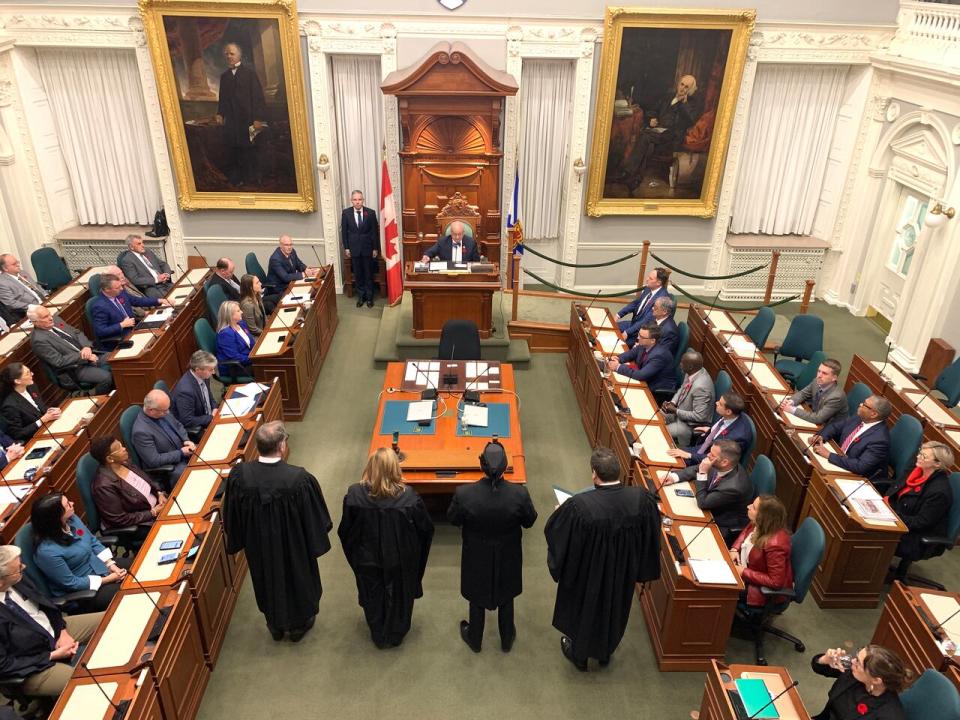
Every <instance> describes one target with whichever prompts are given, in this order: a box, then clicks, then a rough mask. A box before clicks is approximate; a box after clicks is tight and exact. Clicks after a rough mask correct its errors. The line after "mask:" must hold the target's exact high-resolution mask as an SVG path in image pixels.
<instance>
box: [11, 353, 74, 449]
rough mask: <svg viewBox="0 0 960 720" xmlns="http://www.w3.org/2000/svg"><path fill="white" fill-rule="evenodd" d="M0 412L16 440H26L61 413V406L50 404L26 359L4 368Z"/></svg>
mask: <svg viewBox="0 0 960 720" xmlns="http://www.w3.org/2000/svg"><path fill="white" fill-rule="evenodd" d="M0 398H2V399H3V404H2V405H0V413H2V414H3V419H4V420H6V423H7V432H9V433H10V435H12V436H13V438H14V439H15V440H18V441H22V442H26V441H27V440H29V439H30V438H32V437H33V435H34V433H36V432H37V430H39V429H40V428H41V427H43V426H44V425H46V424H47V423H51V422H53V421H54V420H56V419H57V418H58V417H60V408H55V407H54V408H48V407H47V404H46V403H45V402H44V401H43V398H42V397H41V396H40V389H39V388H38V387H37V386H36V385H34V384H33V372H32V371H31V370H30V368H29V367H27V366H26V365H24V364H23V363H18V362H13V363H10V364H9V365H7V366H6V367H5V368H4V369H3V370H2V371H0Z"/></svg>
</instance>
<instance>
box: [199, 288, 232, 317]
mask: <svg viewBox="0 0 960 720" xmlns="http://www.w3.org/2000/svg"><path fill="white" fill-rule="evenodd" d="M204 292H205V293H206V296H207V311H208V312H209V313H210V322H211V324H213V323H216V322H217V313H219V312H220V306H221V305H223V304H224V303H225V302H226V301H227V294H226V293H225V292H224V291H223V288H222V287H220V286H219V285H211V284H209V283H208V284H207V286H206V288H204Z"/></svg>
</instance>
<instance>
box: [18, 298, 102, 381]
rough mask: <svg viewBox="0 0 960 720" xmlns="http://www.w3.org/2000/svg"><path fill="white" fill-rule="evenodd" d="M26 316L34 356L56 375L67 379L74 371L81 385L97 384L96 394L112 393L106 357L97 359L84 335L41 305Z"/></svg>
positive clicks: (34, 306) (28, 311)
mask: <svg viewBox="0 0 960 720" xmlns="http://www.w3.org/2000/svg"><path fill="white" fill-rule="evenodd" d="M27 317H28V318H29V319H30V321H31V322H32V323H33V330H32V331H31V333H30V347H31V348H32V349H33V354H34V355H36V356H37V357H38V358H40V359H41V360H42V361H43V362H45V363H46V364H47V365H49V366H50V367H51V368H53V371H54V372H55V373H57V374H58V375H60V376H64V377H69V376H70V373H71V372H73V373H75V375H76V378H77V379H78V380H80V381H82V382H85V383H86V382H90V383H96V387H94V389H93V391H94V394H95V395H106V394H107V393H108V392H110V391H111V390H113V374H112V373H111V372H110V366H109V365H108V364H107V362H106V357H105V356H104V357H100V358H98V357H97V356H96V354H95V353H94V352H93V343H91V342H90V339H89V338H88V337H87V336H86V335H84V334H83V332H81V331H80V330H78V329H77V328H75V327H71V326H70V325H67V324H66V323H65V322H64V321H63V320H62V319H61V318H60V316H59V315H58V316H56V317H54V316H53V315H52V314H51V313H50V310H49V308H47V307H45V306H43V305H32V306H31V307H30V309H29V310H27Z"/></svg>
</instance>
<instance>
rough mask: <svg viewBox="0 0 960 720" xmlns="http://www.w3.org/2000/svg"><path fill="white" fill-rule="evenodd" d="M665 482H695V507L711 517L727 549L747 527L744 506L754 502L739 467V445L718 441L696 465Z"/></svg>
mask: <svg viewBox="0 0 960 720" xmlns="http://www.w3.org/2000/svg"><path fill="white" fill-rule="evenodd" d="M667 480H668V482H688V481H690V480H694V481H695V483H694V485H695V486H696V492H697V507H699V508H700V509H701V510H709V511H710V512H711V513H712V514H713V519H714V520H716V522H717V527H718V528H720V534H721V535H723V539H724V541H725V542H726V543H727V547H729V546H730V545H732V544H733V541H734V540H736V539H737V535H738V534H739V533H740V531H741V530H742V529H743V528H745V527H746V526H747V522H748V519H747V505H749V504H750V503H751V502H753V484H752V483H751V482H750V477H749V476H748V475H747V471H746V470H744V468H743V466H742V465H741V464H740V445H738V444H737V443H736V441H734V440H717V441H716V442H715V443H713V445H711V446H710V452H709V453H708V454H707V456H706V457H705V458H704V459H703V460H701V461H700V464H699V465H691V466H690V467H686V468H684V469H683V470H681V471H680V472H678V473H670V474H669V475H668V476H667Z"/></svg>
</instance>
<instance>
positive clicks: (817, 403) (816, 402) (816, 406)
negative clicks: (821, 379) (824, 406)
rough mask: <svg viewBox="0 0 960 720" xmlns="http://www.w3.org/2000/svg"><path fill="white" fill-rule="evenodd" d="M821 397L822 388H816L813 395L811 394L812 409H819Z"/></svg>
mask: <svg viewBox="0 0 960 720" xmlns="http://www.w3.org/2000/svg"><path fill="white" fill-rule="evenodd" d="M822 397H823V390H821V389H820V388H817V392H816V393H814V395H813V409H814V410H819V409H820V398H822Z"/></svg>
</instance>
